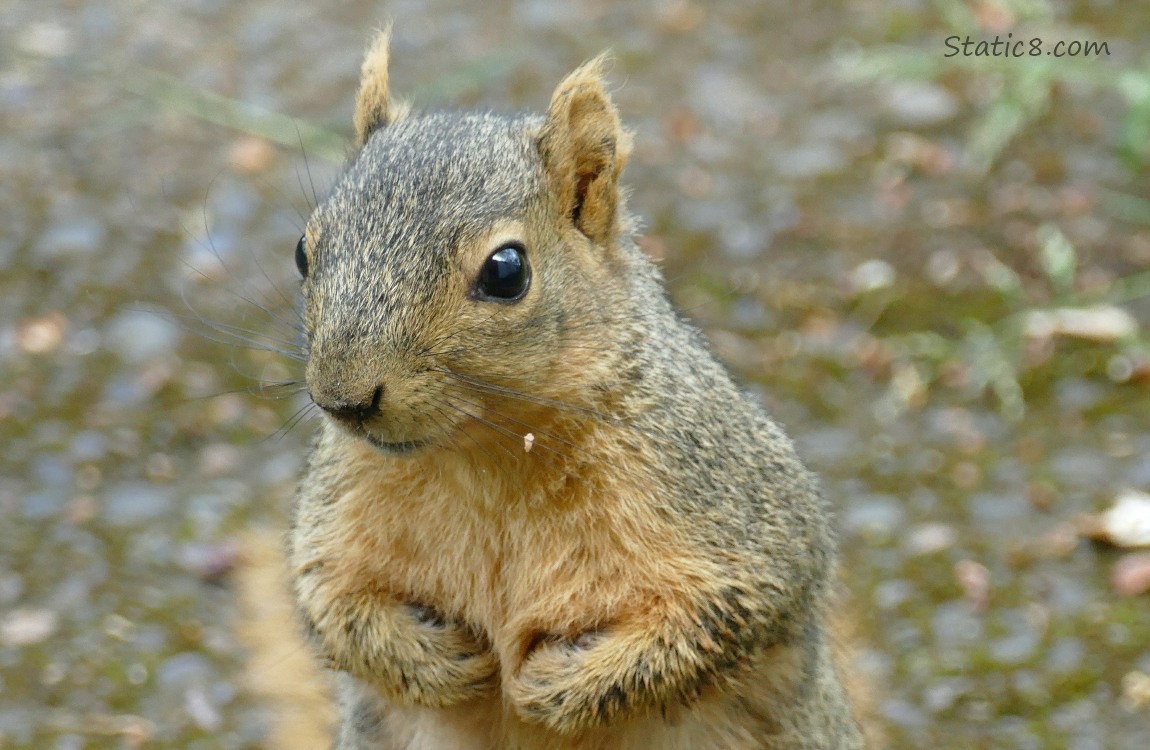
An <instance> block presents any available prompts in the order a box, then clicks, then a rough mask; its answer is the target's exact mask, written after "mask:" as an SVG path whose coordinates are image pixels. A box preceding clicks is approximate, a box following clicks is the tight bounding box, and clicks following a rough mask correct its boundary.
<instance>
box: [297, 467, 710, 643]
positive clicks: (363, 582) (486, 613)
mask: <svg viewBox="0 0 1150 750" xmlns="http://www.w3.org/2000/svg"><path fill="white" fill-rule="evenodd" d="M352 454H353V455H351V456H349V457H348V458H347V460H346V462H345V466H346V467H348V468H353V470H351V471H347V472H346V474H345V476H351V477H354V479H353V480H347V481H346V482H345V483H344V487H343V491H342V493H341V495H340V497H339V498H338V499H337V500H336V502H335V504H334V514H333V515H332V516H331V517H329V524H330V528H331V529H338V530H339V533H338V535H335V534H332V535H330V536H328V537H327V539H328V543H327V544H326V545H325V547H326V548H325V549H322V550H317V551H318V552H319V553H320V556H321V557H322V558H323V559H324V567H325V570H327V571H328V572H329V574H330V577H329V578H328V580H329V581H330V583H331V585H334V586H336V587H337V588H339V589H341V590H342V591H344V592H352V591H362V590H364V589H365V587H368V586H369V587H370V588H371V590H372V592H373V594H376V595H383V596H384V597H385V599H389V600H394V601H397V602H399V601H407V602H415V603H420V604H424V605H428V606H432V607H435V608H436V609H438V610H440V611H441V612H443V613H444V614H445V615H448V616H450V617H454V618H458V619H461V620H464V621H466V622H469V623H471V624H473V625H475V626H478V627H480V628H481V629H483V630H484V631H485V632H486V633H487V635H488V637H489V638H490V639H491V642H492V643H493V645H494V646H495V648H496V651H497V652H499V653H500V656H501V658H503V659H504V660H508V659H510V660H512V661H517V660H518V659H520V658H522V656H523V655H524V653H525V651H526V649H527V648H528V645H529V643H530V642H532V641H533V640H537V639H538V638H539V637H543V636H551V635H557V636H565V637H575V636H577V635H579V634H581V633H583V632H587V631H593V630H597V629H599V628H602V627H606V626H608V625H610V624H611V623H612V622H615V621H617V620H619V619H620V618H644V617H645V616H646V615H647V614H648V612H649V611H652V610H654V609H656V608H658V609H660V610H661V611H663V612H666V611H667V610H668V609H673V608H675V607H674V602H673V600H674V599H675V598H676V597H677V596H680V595H681V596H682V597H683V599H684V604H685V603H686V600H687V599H693V598H694V597H695V596H696V595H697V592H698V588H699V585H700V584H701V582H702V581H703V580H704V576H705V574H706V572H707V571H708V570H709V569H710V568H711V565H710V564H709V563H708V561H707V560H705V559H704V558H703V555H702V554H701V553H700V552H698V551H696V550H693V549H692V548H691V545H690V544H689V542H688V540H687V539H686V537H685V536H684V534H683V532H682V531H681V530H680V529H676V528H675V527H674V526H673V525H672V524H671V523H670V522H669V520H668V519H667V518H664V517H662V516H661V515H660V513H659V509H658V503H659V498H656V497H652V496H650V495H649V493H648V492H647V491H646V490H645V489H641V488H640V487H639V486H638V485H639V484H640V482H638V481H620V480H619V477H618V474H617V473H615V474H613V475H612V478H611V480H610V481H607V480H606V479H605V478H604V476H603V473H602V471H601V470H599V469H596V468H595V467H596V466H601V465H603V464H602V462H595V463H591V462H587V463H581V464H578V465H575V464H574V463H568V464H565V465H563V466H562V467H561V468H562V471H557V470H556V469H557V467H556V465H553V464H548V463H547V462H545V461H544V460H541V459H539V458H538V457H536V456H530V455H524V456H522V457H516V462H515V463H514V464H512V465H511V466H507V465H505V466H503V467H500V468H499V469H498V470H496V469H494V468H493V467H490V466H489V467H486V469H487V470H486V471H477V470H476V468H475V465H474V464H473V463H471V462H468V461H463V460H460V459H458V458H457V457H454V456H451V455H443V454H441V455H439V456H431V457H428V460H426V461H424V462H422V463H418V462H416V461H410V460H406V459H402V460H396V459H391V458H387V457H381V456H380V455H379V454H377V453H375V452H373V451H371V449H369V448H366V447H364V448H359V447H355V448H353V450H352ZM509 463H510V462H509ZM679 609H682V607H679Z"/></svg>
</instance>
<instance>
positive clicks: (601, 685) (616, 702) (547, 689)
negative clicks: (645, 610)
mask: <svg viewBox="0 0 1150 750" xmlns="http://www.w3.org/2000/svg"><path fill="white" fill-rule="evenodd" d="M651 645H653V644H651V643H650V642H646V641H645V640H644V639H643V638H642V637H641V635H640V634H638V633H630V634H622V633H613V632H611V631H610V630H601V631H594V632H590V633H586V634H583V635H581V636H579V637H578V638H575V639H559V638H551V639H544V640H542V641H541V642H540V643H539V644H537V645H536V646H535V647H534V648H533V649H531V650H530V651H529V653H528V655H527V657H526V659H525V660H524V662H523V664H522V666H521V667H520V669H519V671H518V673H517V674H515V675H514V676H513V677H512V678H511V679H510V680H509V682H508V686H507V690H508V697H509V698H510V701H511V703H512V704H513V705H514V706H515V709H516V711H517V712H518V713H519V715H520V716H521V717H523V718H524V719H525V720H527V721H530V722H532V723H536V724H542V725H544V726H546V727H548V728H550V729H553V730H555V731H557V732H560V733H563V734H571V733H573V732H578V731H580V730H583V729H588V728H591V727H595V726H602V725H605V724H609V723H611V722H612V721H614V720H616V719H619V718H623V717H626V716H630V715H634V714H635V713H637V712H639V711H642V710H643V709H651V708H655V707H657V706H660V705H662V704H663V703H664V702H665V701H666V698H667V696H666V688H667V687H668V684H667V680H666V677H667V674H666V670H667V668H668V667H669V666H670V664H669V663H668V662H667V660H665V659H662V658H659V657H658V656H656V655H654V654H653V652H652V649H651V648H650V646H651ZM670 648H671V650H675V649H674V648H673V647H670Z"/></svg>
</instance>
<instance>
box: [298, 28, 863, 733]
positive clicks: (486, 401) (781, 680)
mask: <svg viewBox="0 0 1150 750" xmlns="http://www.w3.org/2000/svg"><path fill="white" fill-rule="evenodd" d="M600 69H601V61H599V60H597V61H593V62H592V63H589V64H588V65H587V66H584V67H583V68H580V69H579V70H577V71H576V72H575V73H572V74H571V76H569V77H568V78H567V79H566V80H565V81H564V82H563V83H562V84H560V86H559V88H558V89H557V90H556V92H555V94H554V95H553V97H552V101H551V106H550V108H549V110H548V113H547V115H546V116H545V117H542V118H540V117H530V116H529V117H520V118H498V117H495V116H491V115H466V114H465V115H443V114H432V115H414V114H411V113H409V112H407V110H406V108H405V107H402V106H399V105H396V104H395V103H394V102H392V100H391V98H390V95H389V93H388V79H387V40H386V35H384V36H382V37H381V39H380V40H379V41H377V43H376V44H375V45H374V46H373V48H372V49H371V51H369V53H368V57H367V59H366V61H365V63H364V67H363V81H362V83H361V89H360V94H359V98H358V100H357V105H356V117H355V121H356V128H357V133H358V139H359V147H360V151H359V153H358V154H357V155H356V157H355V158H354V160H353V162H352V164H351V165H350V167H349V170H348V173H347V174H346V175H345V177H344V178H343V179H342V180H341V181H340V183H339V185H337V187H336V189H335V191H334V193H333V195H332V197H331V198H330V199H329V200H328V201H326V202H325V203H324V204H323V205H321V206H320V207H319V208H318V209H317V211H316V213H315V215H314V216H313V217H312V219H311V220H310V221H309V224H308V229H307V233H306V234H305V237H304V239H303V240H301V244H300V251H299V253H297V263H298V264H299V265H300V271H301V274H302V275H303V276H304V281H303V297H304V318H305V323H306V328H307V332H308V364H307V382H308V389H309V393H310V394H311V396H312V398H313V400H314V401H315V403H316V404H317V405H319V406H320V407H321V408H322V409H323V411H324V412H325V419H324V420H323V427H322V429H321V432H320V435H319V437H318V439H317V442H316V444H315V447H314V449H313V451H312V454H311V456H310V459H309V464H308V469H307V472H306V475H305V477H304V479H303V481H302V483H301V487H300V490H299V495H298V498H297V506H296V510H295V515H294V518H293V526H292V532H291V535H290V551H289V560H290V563H291V567H292V573H293V580H294V589H295V594H296V598H297V603H298V608H299V611H300V613H301V617H302V619H303V621H304V623H305V625H306V628H307V631H308V633H309V635H310V637H311V640H312V642H313V643H314V645H315V648H316V650H317V651H318V653H319V655H320V656H321V657H322V658H323V659H325V660H326V661H327V663H328V664H329V666H330V667H331V668H332V669H334V670H335V671H336V672H337V673H338V674H339V680H340V685H341V687H340V696H339V697H340V702H341V728H340V731H339V737H338V739H337V740H336V747H337V748H338V750H392V749H393V748H395V749H398V748H407V749H410V750H438V749H441V748H442V749H444V750H447V749H449V748H450V749H454V748H460V749H461V750H469V749H471V748H474V749H475V750H480V749H482V750H503V749H505V748H506V749H515V750H535V749H536V748H539V749H542V748H547V749H548V750H552V749H553V750H563V749H564V748H572V749H574V748H596V749H599V750H613V749H618V750H624V749H625V748H665V749H667V750H676V749H678V748H684V749H686V748H694V749H698V748H703V749H710V748H714V749H715V750H718V749H719V748H730V749H741V748H746V749H747V750H751V749H755V750H766V749H774V748H779V749H781V748H812V749H813V748H858V747H861V746H862V739H861V735H860V733H859V730H858V728H857V726H856V724H855V722H854V720H853V718H852V717H851V711H850V706H849V704H848V702H847V700H846V698H845V696H844V692H843V689H842V686H841V683H840V681H839V679H838V676H837V674H836V672H835V667H834V665H833V663H832V659H831V656H830V651H831V649H830V645H829V643H828V636H827V634H826V625H825V610H826V606H827V600H828V597H829V595H830V588H831V580H832V577H833V567H834V559H835V550H834V546H835V543H834V538H833V533H832V531H831V529H830V526H829V517H828V512H827V509H826V507H825V504H824V502H823V500H822V498H821V496H820V494H819V490H818V487H817V483H816V481H815V480H814V478H813V477H812V476H811V475H810V474H809V473H808V472H807V471H806V470H805V469H804V468H803V466H802V464H801V463H800V462H799V460H798V458H797V457H796V455H795V452H794V450H793V447H792V445H791V443H790V441H789V440H788V439H787V437H786V436H785V435H784V434H783V433H782V431H781V430H780V429H779V428H778V427H777V426H776V425H775V424H774V423H773V422H772V421H771V420H770V419H769V418H768V417H767V416H766V414H765V412H764V411H763V410H762V409H761V407H759V406H758V405H757V404H755V403H754V402H753V401H752V400H751V399H750V398H749V397H747V396H746V395H745V394H743V393H742V392H740V391H739V389H738V388H737V387H736V386H735V385H734V384H733V383H732V381H731V379H730V377H729V376H728V374H727V373H726V371H725V370H724V369H723V368H722V366H721V365H719V364H718V362H717V361H716V360H715V359H714V357H713V356H712V355H711V354H710V353H709V351H708V350H707V348H706V346H705V344H704V343H703V340H702V338H701V336H700V335H699V334H698V332H697V331H695V330H694V329H693V328H692V327H690V326H689V325H688V324H687V323H686V322H685V321H684V320H682V319H681V318H680V317H679V316H678V314H677V313H676V312H675V311H674V310H673V309H672V307H671V305H670V304H669V302H668V301H667V299H666V295H665V293H664V290H663V285H662V281H661V278H660V276H659V274H658V271H657V270H656V269H655V268H654V266H653V265H652V264H651V263H650V261H648V260H647V259H646V258H645V257H644V255H643V254H642V252H640V250H639V249H638V248H637V246H636V245H635V243H634V240H633V236H632V235H633V231H634V221H633V220H632V219H631V218H630V216H629V215H628V214H627V211H626V207H625V205H624V203H623V198H622V194H621V192H620V189H619V187H618V184H617V180H618V176H619V174H620V172H621V171H622V168H623V165H624V164H625V162H626V157H627V152H628V149H629V140H630V139H629V136H628V135H627V133H626V132H625V131H624V130H622V128H621V126H620V125H619V122H618V117H617V114H616V112H615V109H614V105H613V104H611V102H610V100H609V98H608V97H607V95H606V92H605V88H604V85H603V82H602V77H601V72H600ZM300 253H302V258H301V257H300ZM527 436H530V437H527Z"/></svg>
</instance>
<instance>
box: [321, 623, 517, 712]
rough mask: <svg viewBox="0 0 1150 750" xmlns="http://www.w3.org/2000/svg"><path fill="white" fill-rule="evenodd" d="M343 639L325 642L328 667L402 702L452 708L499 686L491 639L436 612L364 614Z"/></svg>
mask: <svg viewBox="0 0 1150 750" xmlns="http://www.w3.org/2000/svg"><path fill="white" fill-rule="evenodd" d="M337 632H338V630H337ZM341 636H342V637H341V638H339V642H333V640H334V639H324V640H325V645H326V646H327V647H328V648H327V653H326V657H327V660H328V662H329V665H331V666H333V667H334V668H335V669H338V670H340V671H344V672H348V673H350V674H353V675H355V676H356V677H359V678H360V679H363V680H365V681H366V682H369V683H371V684H372V685H374V686H376V687H377V688H378V689H379V690H381V691H382V692H383V693H384V694H385V695H387V696H389V697H391V698H393V699H395V700H398V701H400V702H403V703H407V704H418V705H422V706H429V707H444V706H450V705H453V704H456V703H462V702H465V701H468V700H471V699H473V698H477V697H479V696H481V695H483V694H484V693H486V692H487V691H489V690H490V689H492V688H493V687H494V685H495V683H496V679H497V674H498V670H499V664H498V661H497V659H496V658H495V655H494V654H493V653H492V651H491V648H490V646H489V645H488V644H487V643H486V640H485V639H484V638H483V637H482V636H481V635H478V634H477V633H476V632H475V631H474V630H472V629H471V628H470V627H468V626H467V624H466V623H463V622H460V621H457V620H453V619H450V618H447V617H445V616H444V615H443V614H441V613H440V612H438V611H437V610H435V609H433V608H431V607H427V606H424V605H418V604H403V605H397V606H391V607H382V608H374V609H369V610H367V612H366V613H364V612H362V611H361V613H360V617H359V618H357V619H355V620H353V621H349V622H348V623H347V625H346V626H345V627H344V628H343V632H342V633H341Z"/></svg>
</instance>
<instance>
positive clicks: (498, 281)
mask: <svg viewBox="0 0 1150 750" xmlns="http://www.w3.org/2000/svg"><path fill="white" fill-rule="evenodd" d="M526 252H527V251H526V249H525V248H524V247H523V245H520V244H519V243H518V242H508V243H507V244H506V245H503V246H502V247H500V248H499V249H498V250H496V251H495V252H493V253H492V254H491V255H490V256H489V257H488V258H487V261H486V262H485V263H484V264H483V268H481V269H480V270H479V280H478V282H476V285H475V291H476V293H477V296H479V297H480V298H483V299H490V300H494V301H498V302H515V301H517V300H519V299H522V297H523V295H524V294H526V293H527V287H528V285H529V284H530V283H531V268H530V267H529V266H528V265H527V255H526Z"/></svg>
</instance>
